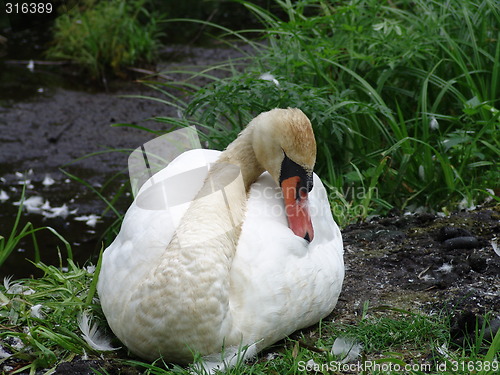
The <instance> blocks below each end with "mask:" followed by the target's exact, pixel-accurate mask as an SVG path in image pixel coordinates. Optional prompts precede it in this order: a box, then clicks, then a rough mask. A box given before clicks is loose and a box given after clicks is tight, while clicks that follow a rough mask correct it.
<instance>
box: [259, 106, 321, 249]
mask: <svg viewBox="0 0 500 375" xmlns="http://www.w3.org/2000/svg"><path fill="white" fill-rule="evenodd" d="M251 125H252V126H253V127H254V129H253V149H254V152H255V155H256V157H257V160H258V162H259V163H260V164H261V165H262V166H263V167H264V168H265V169H266V170H267V171H268V172H269V173H270V174H271V176H272V177H273V178H274V180H275V181H276V183H277V184H278V185H279V186H281V189H282V191H283V197H284V200H285V209H286V214H287V218H288V224H289V226H290V229H291V230H292V231H293V232H294V233H295V234H296V235H297V236H300V237H302V238H305V239H307V240H309V241H312V239H313V237H314V230H313V227H312V223H311V217H310V215H309V210H308V193H309V192H310V191H311V189H312V187H313V168H314V163H315V162H316V141H315V139H314V133H313V129H312V126H311V122H310V121H309V119H308V118H307V116H306V115H305V114H304V113H303V112H302V111H301V110H300V109H295V108H288V109H273V110H271V111H269V112H264V113H261V114H260V115H259V116H257V117H256V118H255V119H254V120H252V122H251Z"/></svg>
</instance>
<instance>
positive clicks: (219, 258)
mask: <svg viewBox="0 0 500 375" xmlns="http://www.w3.org/2000/svg"><path fill="white" fill-rule="evenodd" d="M315 159H316V142H315V140H314V134H313V131H312V127H311V124H310V122H309V119H308V118H307V117H306V116H305V115H304V114H303V113H302V112H301V111H300V110H298V109H274V110H272V111H269V112H265V113H262V114H260V115H259V116H257V117H256V118H255V119H253V120H252V121H251V122H250V124H249V125H248V126H247V127H246V129H245V130H243V131H242V132H241V134H240V135H239V136H238V138H237V139H236V140H235V141H234V142H233V143H231V144H230V145H229V146H228V148H227V149H226V150H225V151H224V152H222V153H220V152H218V151H211V150H193V151H188V152H185V153H183V154H182V155H180V156H179V157H178V158H176V159H175V160H174V161H173V162H172V163H170V164H169V165H168V166H167V167H166V168H165V169H164V170H162V171H160V172H159V173H158V174H156V175H155V176H153V177H154V179H155V183H156V184H157V185H156V186H160V185H161V183H160V184H158V182H159V181H164V182H168V183H166V184H165V186H167V187H169V188H172V183H171V181H172V180H169V179H171V178H172V177H175V176H176V175H179V173H183V172H189V171H192V170H200V169H199V167H203V166H206V165H207V164H208V163H214V164H213V165H212V167H211V168H210V171H209V172H208V175H207V173H202V174H201V175H198V177H196V178H192V176H191V177H190V183H186V184H185V185H184V186H174V187H175V189H174V190H176V191H177V193H179V194H181V195H182V194H183V195H184V196H183V198H182V199H187V200H188V201H190V202H191V203H190V204H188V205H184V207H181V208H180V209H178V210H177V211H175V212H174V210H168V209H167V210H154V209H148V207H143V206H144V205H143V204H141V201H140V200H141V193H144V194H145V195H147V194H146V191H147V189H148V188H152V184H151V181H148V182H146V184H145V185H144V186H143V187H142V188H141V191H140V193H139V195H138V197H137V198H136V199H135V201H134V202H133V203H132V205H131V207H130V208H129V210H128V211H127V214H126V215H125V218H124V221H123V224H122V227H121V230H120V233H119V234H118V236H117V237H116V239H115V241H114V242H113V243H112V244H111V245H110V246H109V247H108V248H107V249H106V251H105V252H104V255H103V259H102V268H101V273H100V276H99V283H98V292H99V296H100V301H101V304H102V309H103V311H104V314H105V315H106V318H107V320H108V323H109V326H110V327H111V329H112V330H113V332H114V333H115V334H116V336H117V337H118V338H119V339H120V340H121V341H122V342H123V344H125V345H126V346H127V347H128V348H129V349H130V350H131V351H132V352H133V353H135V354H136V355H138V356H140V357H143V358H145V359H149V360H154V359H157V358H158V357H160V356H162V357H163V359H164V360H166V361H170V362H177V363H188V362H190V361H192V360H193V353H194V352H198V353H200V354H202V355H209V354H214V353H221V350H222V347H224V348H225V350H228V348H237V347H242V346H251V350H249V351H248V353H247V355H251V354H254V353H255V352H257V351H259V350H262V349H263V348H265V347H267V346H269V345H270V344H272V343H274V342H276V341H278V340H280V339H282V338H284V337H285V336H287V335H289V334H291V333H293V332H294V331H295V330H297V329H300V328H304V327H307V326H310V325H312V324H314V323H316V322H318V321H319V320H320V319H322V318H324V317H325V316H327V315H328V314H329V313H330V312H331V311H332V310H333V308H334V307H335V305H336V303H337V299H338V296H339V293H340V290H341V287H342V282H343V279H344V263H343V246H342V237H341V234H340V230H339V228H338V227H337V225H336V223H335V222H334V220H333V218H332V214H331V210H330V206H329V203H328V199H327V196H326V191H325V188H324V186H323V184H322V183H321V180H320V179H319V178H318V176H317V175H315V174H313V166H314V163H315ZM231 165H232V166H233V168H231ZM235 166H236V167H235ZM265 170H267V171H268V172H265ZM240 171H241V174H239V173H240ZM238 176H239V177H240V178H238ZM214 183H215V184H219V185H222V186H224V187H225V189H224V194H221V190H218V193H217V194H216V193H212V194H211V192H213V191H214V189H213V184H214ZM240 183H241V184H240ZM165 186H164V187H165ZM200 187H201V189H200ZM280 187H281V188H280ZM311 188H312V190H310V189H311ZM198 189H200V190H199V192H197V190H198ZM215 190H217V189H215ZM282 192H283V194H282ZM283 197H284V198H283ZM285 203H286V209H285ZM290 228H291V229H290ZM309 240H310V242H309Z"/></svg>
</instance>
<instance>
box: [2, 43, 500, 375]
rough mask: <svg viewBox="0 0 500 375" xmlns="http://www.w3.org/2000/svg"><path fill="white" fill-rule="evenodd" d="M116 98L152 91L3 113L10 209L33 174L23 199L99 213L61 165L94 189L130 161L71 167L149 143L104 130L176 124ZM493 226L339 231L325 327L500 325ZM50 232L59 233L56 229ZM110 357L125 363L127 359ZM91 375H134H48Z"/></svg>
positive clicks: (110, 159) (377, 224) (422, 219)
mask: <svg viewBox="0 0 500 375" xmlns="http://www.w3.org/2000/svg"><path fill="white" fill-rule="evenodd" d="M185 55H186V56H187V57H186V56H185V58H187V59H192V60H193V61H195V62H198V63H199V62H200V60H203V61H204V62H206V61H207V60H210V58H212V59H216V58H220V53H218V52H214V51H213V50H203V49H198V50H197V49H194V50H190V51H188V52H186V54H185ZM42 91H43V90H42ZM124 94H146V95H149V94H153V92H152V91H149V90H148V89H146V88H145V87H143V86H141V85H138V84H134V83H129V84H126V85H123V84H122V85H120V86H119V87H118V88H116V89H112V91H111V92H107V93H104V92H98V93H96V92H85V91H72V90H68V89H60V88H58V89H50V90H49V91H44V92H42V93H40V95H38V96H37V97H32V98H30V99H29V100H28V101H22V102H16V103H10V104H8V105H4V106H3V107H1V108H0V114H1V118H0V144H1V148H0V177H2V179H1V180H0V190H6V191H8V192H9V194H12V195H13V196H16V200H17V198H18V197H19V194H20V188H19V185H18V183H19V179H20V177H19V175H16V173H15V172H24V171H28V170H30V169H32V170H33V173H32V174H31V175H30V179H31V180H32V185H33V186H32V187H31V188H29V189H28V194H35V193H38V194H41V195H43V196H45V197H50V199H52V200H53V201H54V202H55V203H62V202H71V203H70V206H71V207H70V209H74V208H78V210H79V214H89V213H96V212H97V213H99V212H101V210H102V209H103V203H102V202H101V201H100V200H99V199H98V198H97V197H96V196H95V195H94V194H93V193H92V192H91V191H90V190H89V189H88V188H87V187H85V186H82V185H81V184H78V183H77V182H74V181H70V182H67V183H66V182H64V180H65V179H66V178H67V177H66V176H65V175H63V174H62V173H61V172H60V170H59V168H60V167H61V166H63V165H66V168H68V170H70V171H73V172H74V173H79V175H80V176H81V177H82V178H85V179H86V180H87V181H89V183H90V184H91V185H94V186H99V184H103V182H104V181H106V180H107V179H108V178H109V177H110V176H112V175H113V174H115V173H117V172H119V171H121V170H124V169H125V168H126V162H127V155H128V154H127V153H125V154H124V153H121V152H111V153H104V154H99V155H95V156H92V157H88V158H84V159H81V160H78V161H76V162H75V160H76V159H78V158H81V157H83V156H85V155H87V154H90V153H94V152H99V151H102V150H103V149H106V148H116V149H133V148H136V147H138V146H140V145H141V144H142V143H144V142H146V141H148V140H149V139H151V138H152V137H151V135H150V134H148V133H145V132H143V131H139V130H137V129H131V128H113V127H110V126H109V124H110V123H115V122H129V123H138V124H140V125H143V126H148V127H152V128H154V129H159V125H158V124H157V123H154V122H145V121H144V120H145V119H147V118H149V117H153V116H156V115H162V116H165V115H175V113H172V111H173V110H172V109H169V107H168V106H165V105H162V104H159V103H156V102H153V101H148V100H140V99H129V98H123V97H121V95H124ZM68 163H70V164H69V165H68ZM46 174H50V175H51V176H52V177H53V178H54V179H55V180H56V181H57V184H55V185H53V186H52V187H50V189H48V190H47V189H46V188H45V187H44V186H42V184H41V181H42V180H43V178H44V176H45V175H46ZM11 206H12V199H11V200H10V201H6V202H3V203H0V209H1V211H0V212H1V214H0V216H3V217H4V220H3V222H4V223H6V221H5V218H6V217H7V219H8V220H10V221H12V211H8V209H7V207H11ZM8 215H10V216H8ZM499 219H500V208H499V207H498V206H496V207H495V206H490V207H481V208H478V209H476V210H474V211H463V212H456V213H454V214H452V215H451V216H447V217H440V216H438V215H434V214H411V215H405V214H401V213H396V212H394V213H392V214H390V215H388V216H386V217H375V218H372V219H371V220H369V221H367V222H363V223H358V224H354V225H350V226H348V227H346V228H344V229H343V238H344V247H345V264H346V278H345V283H344V287H343V292H342V294H341V297H340V300H339V303H338V305H337V307H336V309H335V310H334V312H333V313H332V314H331V316H330V319H334V320H337V321H342V322H352V321H355V320H356V317H357V316H358V315H359V313H360V311H361V309H362V308H363V305H364V304H365V302H369V304H370V306H389V307H391V308H401V309H405V310H412V311H422V312H426V313H434V312H439V311H443V310H445V311H448V312H450V313H452V314H453V315H455V316H457V317H464V316H466V317H467V316H469V317H470V316H473V317H475V316H483V315H484V314H485V313H486V312H493V313H494V314H497V317H498V314H499V312H500V253H499V252H498V250H497V251H495V247H496V245H495V243H496V242H495V241H496V238H497V236H498V235H499V233H500V220H499ZM47 220H48V219H47ZM7 223H8V222H7ZM49 223H50V224H51V225H53V226H56V227H57V223H53V222H50V221H49ZM101 224H102V225H103V226H102V227H97V228H95V229H94V233H88V230H87V231H84V232H79V233H78V235H79V236H80V237H85V238H87V239H86V240H82V239H80V240H75V241H76V242H79V243H82V242H85V241H88V242H90V243H91V245H89V246H87V247H85V248H84V249H82V251H81V252H80V253H81V254H80V257H81V259H85V258H88V257H89V256H90V254H91V250H89V249H91V248H92V246H96V243H97V242H98V240H97V237H98V234H99V233H98V232H99V230H101V229H103V227H104V225H107V223H104V222H103V223H101ZM75 225H76V224H75V223H70V224H68V223H64V224H61V227H62V229H64V228H66V229H67V230H68V231H72V232H74V231H75V228H76V227H75ZM4 230H5V227H2V232H4ZM63 234H64V233H63ZM89 238H91V239H89ZM24 257H26V256H23V258H24ZM25 267H26V264H25V263H23V266H22V267H21V269H20V270H19V273H20V275H21V276H25V274H23V272H24V273H26V269H25ZM8 269H9V271H10V272H9V273H12V271H13V270H14V272H17V271H15V266H13V265H12V266H9V268H8ZM2 271H5V268H4V270H2ZM29 272H31V271H29ZM2 276H3V275H2ZM16 276H19V274H16ZM464 324H465V323H464ZM459 328H460V327H459ZM459 331H460V329H459ZM114 355H115V356H116V355H118V356H119V357H121V358H125V357H126V353H125V351H120V352H118V353H117V354H114ZM91 368H96V369H97V370H100V368H102V369H105V370H106V371H107V372H108V373H109V374H119V373H120V374H136V373H139V372H138V371H137V370H135V369H133V368H131V367H130V368H126V367H117V365H116V362H114V361H113V358H107V359H102V358H92V359H90V360H87V359H83V358H81V357H77V358H75V359H74V360H73V361H72V362H71V363H62V364H60V365H59V366H58V367H57V369H56V371H55V374H61V375H65V374H94V372H93V371H92V370H91Z"/></svg>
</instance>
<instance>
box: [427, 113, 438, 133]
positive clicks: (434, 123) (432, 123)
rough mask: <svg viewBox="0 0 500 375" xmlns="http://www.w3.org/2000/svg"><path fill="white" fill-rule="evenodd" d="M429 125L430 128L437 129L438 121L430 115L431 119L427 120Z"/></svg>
mask: <svg viewBox="0 0 500 375" xmlns="http://www.w3.org/2000/svg"><path fill="white" fill-rule="evenodd" d="M429 127H430V128H431V130H438V129H439V122H438V120H436V118H435V117H434V116H431V121H430V122H429Z"/></svg>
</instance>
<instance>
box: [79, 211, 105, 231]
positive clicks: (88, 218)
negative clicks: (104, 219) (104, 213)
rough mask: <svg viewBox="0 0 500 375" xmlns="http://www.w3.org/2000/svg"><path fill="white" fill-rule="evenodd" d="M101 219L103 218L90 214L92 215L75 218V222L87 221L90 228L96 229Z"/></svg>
mask: <svg viewBox="0 0 500 375" xmlns="http://www.w3.org/2000/svg"><path fill="white" fill-rule="evenodd" d="M100 218H101V217H100V216H97V215H94V214H90V215H82V216H78V217H75V220H76V221H85V224H87V225H88V226H89V227H92V228H94V227H95V226H96V224H97V220H99V219H100Z"/></svg>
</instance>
